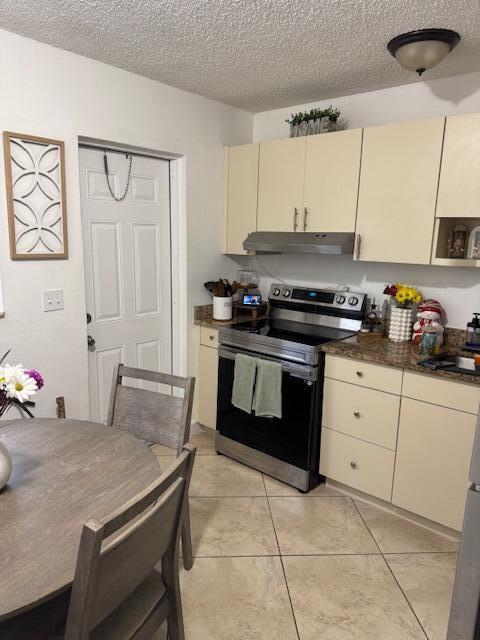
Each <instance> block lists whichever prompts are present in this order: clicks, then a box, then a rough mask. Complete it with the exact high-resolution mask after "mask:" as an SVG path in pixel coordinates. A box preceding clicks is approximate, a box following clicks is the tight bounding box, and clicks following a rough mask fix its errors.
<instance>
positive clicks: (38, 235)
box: [3, 131, 68, 260]
mask: <svg viewBox="0 0 480 640" xmlns="http://www.w3.org/2000/svg"><path fill="white" fill-rule="evenodd" d="M3 152H4V161H5V181H6V195H7V210H8V229H9V236H10V257H11V258H12V260H52V259H57V260H65V259H67V258H68V233H67V207H66V188H65V146H64V143H63V141H61V140H52V139H50V138H42V137H39V136H33V135H29V134H23V133H13V132H11V131H4V132H3Z"/></svg>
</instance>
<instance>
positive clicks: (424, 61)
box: [387, 29, 460, 76]
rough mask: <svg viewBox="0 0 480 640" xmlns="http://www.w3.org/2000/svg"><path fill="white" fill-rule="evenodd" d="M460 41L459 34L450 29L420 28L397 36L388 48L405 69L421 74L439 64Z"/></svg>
mask: <svg viewBox="0 0 480 640" xmlns="http://www.w3.org/2000/svg"><path fill="white" fill-rule="evenodd" d="M459 42H460V36H459V34H458V33H457V32H456V31H451V30H450V29H419V30H418V31H409V32H408V33H402V35H400V36H396V37H395V38H393V39H392V40H390V42H389V43H388V44H387V48H388V50H389V51H390V53H391V54H392V56H393V57H394V58H396V59H397V61H398V62H399V64H400V65H401V66H402V67H403V68H404V69H407V71H416V72H417V73H418V75H419V76H421V75H422V73H423V72H424V71H426V70H427V69H431V68H432V67H435V66H436V65H437V64H439V63H440V62H441V61H442V60H443V59H444V58H445V56H446V55H447V53H449V52H450V51H451V50H452V49H454V48H455V47H456V46H457V44H458V43H459Z"/></svg>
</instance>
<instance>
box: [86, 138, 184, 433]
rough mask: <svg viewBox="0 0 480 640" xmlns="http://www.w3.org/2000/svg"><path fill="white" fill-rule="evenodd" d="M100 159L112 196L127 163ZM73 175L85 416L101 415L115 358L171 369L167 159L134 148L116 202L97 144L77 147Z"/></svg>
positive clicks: (122, 158) (120, 157)
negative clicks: (78, 212) (84, 339)
mask: <svg viewBox="0 0 480 640" xmlns="http://www.w3.org/2000/svg"><path fill="white" fill-rule="evenodd" d="M108 164H109V172H110V184H111V187H112V190H113V191H114V193H116V195H117V196H118V195H119V194H120V193H123V190H124V189H125V185H126V181H127V177H128V166H129V163H128V161H127V159H126V158H125V156H124V155H122V154H118V153H109V154H108ZM80 181H81V203H82V216H83V224H84V229H85V232H84V238H85V241H84V252H85V281H86V296H87V311H88V312H89V313H90V314H91V315H92V322H91V323H90V324H89V325H88V333H89V335H91V336H92V337H93V338H94V339H95V346H94V347H93V348H90V349H89V377H90V405H91V417H92V419H94V420H98V421H104V420H105V418H106V414H107V407H108V399H109V394H110V387H111V381H112V373H113V368H114V366H115V364H116V363H117V362H120V361H121V362H123V363H124V364H127V365H130V366H133V367H140V368H145V369H153V370H156V371H162V372H164V373H170V372H171V366H172V365H171V332H172V329H171V291H170V269H171V257H170V167H169V162H168V161H167V160H156V159H150V158H141V157H138V156H134V158H133V163H132V177H131V183H130V187H129V189H128V192H127V195H126V197H125V199H124V200H122V201H121V202H116V201H115V200H113V198H112V197H111V195H110V193H109V190H108V186H107V182H106V179H105V173H104V168H103V152H102V151H97V150H94V149H81V150H80ZM128 382H129V384H136V383H135V382H134V381H130V380H129V381H128ZM152 388H153V387H152ZM155 388H156V387H155Z"/></svg>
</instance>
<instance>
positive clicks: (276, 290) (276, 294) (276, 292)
mask: <svg viewBox="0 0 480 640" xmlns="http://www.w3.org/2000/svg"><path fill="white" fill-rule="evenodd" d="M272 293H273V295H274V296H279V295H280V289H274V290H273V291H272Z"/></svg>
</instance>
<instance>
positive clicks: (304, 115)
mask: <svg viewBox="0 0 480 640" xmlns="http://www.w3.org/2000/svg"><path fill="white" fill-rule="evenodd" d="M340 113H341V111H340V109H338V108H336V107H332V105H330V106H329V107H327V108H326V109H318V108H316V109H310V111H305V112H303V111H299V112H298V113H291V114H290V118H287V120H285V122H286V123H287V124H290V125H295V124H300V123H301V122H308V121H309V120H316V119H317V118H324V117H327V116H328V117H329V118H330V120H332V122H336V121H337V120H338V118H339V117H340Z"/></svg>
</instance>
